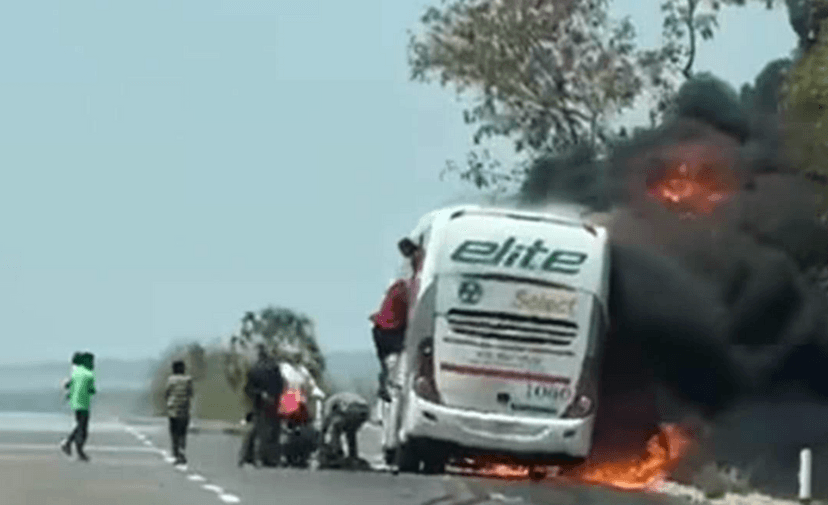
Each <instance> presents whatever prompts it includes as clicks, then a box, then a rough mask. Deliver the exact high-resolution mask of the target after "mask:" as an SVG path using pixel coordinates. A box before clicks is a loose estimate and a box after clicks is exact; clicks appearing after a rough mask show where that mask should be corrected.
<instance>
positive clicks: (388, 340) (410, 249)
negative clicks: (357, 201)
mask: <svg viewBox="0 0 828 505" xmlns="http://www.w3.org/2000/svg"><path fill="white" fill-rule="evenodd" d="M398 247H399V249H400V252H401V253H402V255H403V257H405V258H408V259H409V261H410V266H411V275H410V276H401V278H399V279H397V280H395V281H394V282H393V283H392V284H391V286H390V287H389V288H388V290H387V291H386V293H385V298H383V300H382V304H381V305H380V309H379V311H377V312H375V313H374V314H371V316H370V317H369V320H370V321H371V322H372V323H373V325H374V326H373V329H372V331H373V337H374V346H375V348H376V351H377V358H378V359H379V361H380V374H379V393H378V394H379V396H380V398H382V399H383V400H385V401H390V399H391V397H390V393H389V391H388V376H389V370H390V369H391V368H393V365H392V363H391V362H392V361H394V360H395V359H396V358H397V357H398V356H399V354H400V353H401V352H402V350H403V342H404V339H405V330H406V328H407V326H408V299H409V289H410V283H411V278H412V277H413V274H414V273H415V272H417V270H418V269H419V267H420V264H421V262H422V258H423V252H422V248H421V247H420V246H418V245H417V244H415V243H414V242H413V241H412V240H411V239H409V238H404V239H402V240H401V241H400V242H399V244H398Z"/></svg>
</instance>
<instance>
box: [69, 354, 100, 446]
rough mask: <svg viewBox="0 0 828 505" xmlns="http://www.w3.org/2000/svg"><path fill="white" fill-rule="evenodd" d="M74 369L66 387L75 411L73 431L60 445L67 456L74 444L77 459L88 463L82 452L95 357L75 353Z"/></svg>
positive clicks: (86, 428)
mask: <svg viewBox="0 0 828 505" xmlns="http://www.w3.org/2000/svg"><path fill="white" fill-rule="evenodd" d="M72 361H73V362H75V363H73V364H74V365H76V366H75V369H74V370H72V377H71V378H70V379H69V383H68V384H67V387H68V389H69V394H68V397H69V402H70V405H71V407H72V410H73V411H75V421H76V423H77V424H76V426H75V429H74V430H72V433H71V434H70V435H69V437H68V438H67V439H66V441H65V442H64V443H63V444H62V445H61V449H62V450H63V452H64V453H66V455H67V456H71V455H72V443H73V442H74V443H75V448H76V450H77V453H78V458H79V459H80V460H81V461H89V456H87V455H86V452H84V450H83V446H84V444H85V443H86V438H87V436H88V434H89V408H90V405H91V400H92V395H94V394H95V393H96V390H95V372H94V371H93V370H94V368H95V355H94V354H92V353H91V352H85V353H75V356H74V357H73V360H72Z"/></svg>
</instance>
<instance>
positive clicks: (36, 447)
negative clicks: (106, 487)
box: [0, 444, 156, 452]
mask: <svg viewBox="0 0 828 505" xmlns="http://www.w3.org/2000/svg"><path fill="white" fill-rule="evenodd" d="M84 449H86V450H87V451H92V452H156V450H155V449H150V448H147V447H139V446H136V445H98V446H95V445H89V446H86V447H85V448H84ZM55 450H60V446H59V445H53V444H0V451H55Z"/></svg>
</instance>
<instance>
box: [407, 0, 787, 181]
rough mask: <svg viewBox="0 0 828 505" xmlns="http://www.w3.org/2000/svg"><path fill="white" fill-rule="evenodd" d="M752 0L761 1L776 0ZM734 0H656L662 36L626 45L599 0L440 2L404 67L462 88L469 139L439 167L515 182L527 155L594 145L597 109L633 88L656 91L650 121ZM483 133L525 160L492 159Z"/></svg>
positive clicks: (616, 103) (600, 149) (624, 31)
mask: <svg viewBox="0 0 828 505" xmlns="http://www.w3.org/2000/svg"><path fill="white" fill-rule="evenodd" d="M753 1H758V0H753ZM761 1H762V2H763V3H764V4H765V5H766V6H767V7H768V8H770V7H772V6H773V5H775V3H778V2H779V1H780V0H776V2H774V0H761ZM746 2H747V0H665V1H664V2H663V3H662V6H661V9H662V12H663V14H664V22H663V35H664V41H665V43H664V45H663V46H662V47H659V48H657V49H654V50H647V51H636V50H635V47H634V43H633V42H634V37H635V32H634V29H633V26H632V24H631V23H630V21H629V20H628V19H624V20H620V21H615V20H612V19H610V17H609V15H608V0H441V2H440V5H439V6H432V7H429V8H428V9H427V10H426V13H425V14H424V15H423V16H422V18H421V20H420V21H421V28H422V30H421V31H420V32H419V33H417V34H412V35H411V39H410V44H409V50H410V51H409V65H410V68H411V77H412V79H414V80H416V81H420V82H429V81H432V80H435V79H436V80H438V81H439V82H440V83H441V84H442V85H443V86H447V85H449V84H452V85H454V87H455V89H456V91H457V92H458V93H469V92H471V93H470V94H471V96H472V98H473V101H472V105H471V107H470V108H469V109H467V110H466V111H464V115H463V117H464V120H465V122H466V123H467V124H469V125H474V126H476V129H475V132H474V135H473V141H474V144H475V146H478V147H475V149H474V150H473V151H472V152H470V153H469V155H468V157H467V159H466V163H465V165H464V166H458V165H457V164H455V163H453V162H448V164H447V170H446V171H445V172H455V173H459V175H460V177H461V178H462V179H464V180H467V181H469V182H471V183H473V184H474V185H475V186H477V187H478V188H487V189H488V188H496V189H503V188H504V187H506V186H507V185H508V184H510V183H515V182H522V181H523V179H524V178H525V176H526V173H527V172H528V171H529V170H530V169H531V168H532V166H533V162H534V160H535V159H537V158H544V159H546V160H548V159H549V158H550V156H554V155H561V154H564V155H565V154H566V153H569V152H571V151H572V150H573V149H575V150H578V149H581V147H580V146H582V145H583V144H588V146H589V148H590V149H591V150H592V151H594V152H595V153H596V154H597V155H602V154H605V153H606V152H607V151H608V150H609V149H610V148H611V146H612V144H613V141H614V140H615V138H616V137H617V136H618V135H617V134H616V133H615V132H612V131H611V130H610V129H609V128H608V126H607V119H608V118H609V117H610V116H611V115H612V114H615V113H619V112H621V111H623V110H624V109H625V108H628V107H630V106H631V105H632V104H633V101H634V99H635V98H636V97H637V96H638V95H639V94H640V93H641V92H642V90H644V89H648V90H651V91H652V93H653V95H655V97H656V99H657V104H656V106H655V108H654V109H653V111H652V114H651V119H652V122H653V125H652V126H655V125H656V124H657V123H659V122H660V121H661V120H662V119H663V118H664V117H665V115H666V114H668V113H670V112H671V111H672V110H673V106H674V105H675V104H674V103H673V100H674V98H675V93H676V91H677V89H678V87H679V86H680V84H681V83H682V82H683V80H685V79H688V78H690V77H691V76H692V75H693V65H694V62H695V55H696V47H697V42H698V39H702V40H707V39H710V38H712V37H713V35H714V31H715V28H716V27H717V14H718V13H719V11H720V10H721V8H722V7H723V6H727V5H744V4H745V3H746ZM495 137H498V138H507V139H509V140H512V141H513V142H514V148H515V152H516V153H518V154H522V155H525V158H526V161H525V162H524V163H518V164H516V165H513V166H511V167H504V166H503V165H502V164H501V163H500V162H499V161H498V160H497V159H496V158H495V157H494V156H493V155H492V154H491V152H490V150H489V149H487V148H485V147H483V143H484V141H486V140H492V139H493V138H495ZM445 172H444V173H445Z"/></svg>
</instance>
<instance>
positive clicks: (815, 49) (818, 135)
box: [783, 19, 828, 212]
mask: <svg viewBox="0 0 828 505" xmlns="http://www.w3.org/2000/svg"><path fill="white" fill-rule="evenodd" d="M818 33H819V35H818V37H817V39H816V41H814V43H813V44H812V45H811V47H810V48H809V49H808V50H807V51H805V52H804V53H803V54H802V55H801V57H800V58H799V59H798V60H797V61H796V63H795V64H794V65H793V67H792V69H791V71H790V74H789V77H788V80H787V82H786V83H785V87H784V90H783V108H784V112H785V115H786V119H787V125H788V131H787V138H786V144H787V147H788V149H789V155H790V158H791V159H792V160H793V162H794V164H795V168H796V169H798V170H799V171H800V172H801V173H803V174H804V175H805V176H806V177H808V178H809V179H810V180H812V181H813V182H814V183H815V184H816V186H817V188H818V191H819V193H820V199H821V201H820V210H821V211H822V212H826V211H828V66H826V64H825V62H826V61H828V19H826V20H823V21H822V24H821V29H820V30H818Z"/></svg>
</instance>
